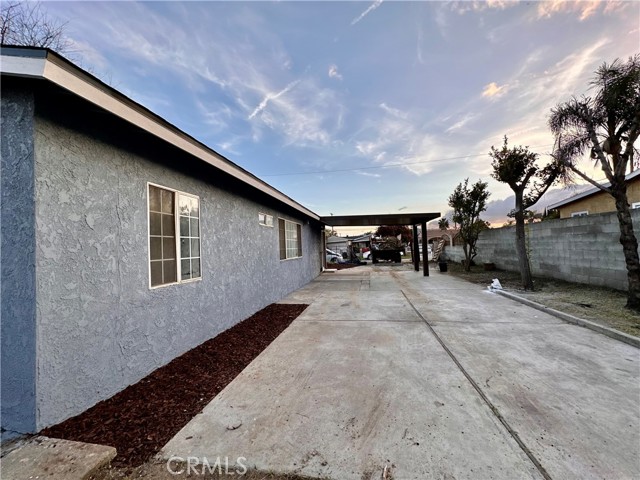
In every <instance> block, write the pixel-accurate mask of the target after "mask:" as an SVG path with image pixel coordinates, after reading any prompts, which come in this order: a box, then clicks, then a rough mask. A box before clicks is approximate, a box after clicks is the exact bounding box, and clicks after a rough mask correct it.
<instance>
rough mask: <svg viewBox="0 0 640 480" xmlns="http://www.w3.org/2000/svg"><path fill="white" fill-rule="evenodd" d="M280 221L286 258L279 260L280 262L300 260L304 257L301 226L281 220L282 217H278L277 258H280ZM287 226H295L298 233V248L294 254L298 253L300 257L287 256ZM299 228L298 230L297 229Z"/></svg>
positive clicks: (284, 219)
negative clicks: (282, 226)
mask: <svg viewBox="0 0 640 480" xmlns="http://www.w3.org/2000/svg"><path fill="white" fill-rule="evenodd" d="M280 220H282V221H283V222H284V232H285V239H284V240H285V257H286V258H280V261H281V262H286V261H287V260H295V259H296V258H302V257H303V256H304V252H303V251H302V224H301V223H298V222H294V221H291V220H287V219H286V218H282V217H278V256H280V225H279V223H280ZM287 224H291V225H295V226H296V230H298V231H299V232H300V235H299V237H298V246H297V249H296V253H297V252H300V255H296V256H294V257H289V256H287V233H286V232H287ZM298 227H299V228H298Z"/></svg>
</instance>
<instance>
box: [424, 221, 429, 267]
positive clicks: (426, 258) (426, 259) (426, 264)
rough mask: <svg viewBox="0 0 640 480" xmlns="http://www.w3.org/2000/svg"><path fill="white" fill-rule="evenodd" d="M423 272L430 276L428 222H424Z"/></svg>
mask: <svg viewBox="0 0 640 480" xmlns="http://www.w3.org/2000/svg"><path fill="white" fill-rule="evenodd" d="M422 262H423V263H422V271H423V272H424V273H423V275H424V276H425V277H428V276H429V244H428V243H427V222H422Z"/></svg>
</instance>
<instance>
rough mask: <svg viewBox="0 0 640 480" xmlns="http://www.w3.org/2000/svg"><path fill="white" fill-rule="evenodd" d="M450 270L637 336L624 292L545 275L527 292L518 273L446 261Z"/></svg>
mask: <svg viewBox="0 0 640 480" xmlns="http://www.w3.org/2000/svg"><path fill="white" fill-rule="evenodd" d="M436 268H437V266H436ZM449 271H450V272H451V274H452V275H455V276H456V277H460V278H463V279H465V280H467V281H470V282H473V283H477V284H480V285H487V286H488V285H490V284H491V281H492V279H494V278H497V279H498V280H500V283H501V284H502V286H503V288H505V289H506V290H510V291H512V292H514V293H516V294H517V295H520V296H522V297H526V298H528V299H530V300H532V301H534V302H538V303H541V304H542V305H545V306H547V307H550V308H554V309H556V310H560V311H562V312H565V313H568V314H570V315H574V316H576V317H580V318H584V319H586V320H591V321H593V322H596V323H599V324H601V325H604V326H607V327H611V328H615V329H616V330H620V331H622V332H624V333H628V334H629V335H634V336H636V337H638V336H640V314H637V313H635V312H633V311H631V310H629V309H627V308H625V304H626V302H627V297H626V293H625V292H621V291H619V290H613V289H610V288H604V287H592V286H589V285H582V284H577V283H569V282H564V281H562V280H555V279H548V278H535V279H534V287H535V291H533V292H528V291H524V290H523V289H522V286H521V284H520V274H519V273H515V272H507V271H502V270H494V271H485V270H484V268H483V267H482V266H474V267H471V272H465V271H464V270H463V268H462V265H460V264H455V263H450V264H449Z"/></svg>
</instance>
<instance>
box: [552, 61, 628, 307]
mask: <svg viewBox="0 0 640 480" xmlns="http://www.w3.org/2000/svg"><path fill="white" fill-rule="evenodd" d="M591 86H592V88H594V89H595V94H594V95H593V96H592V97H587V96H582V97H580V98H576V97H574V98H572V99H571V100H569V101H568V102H565V103H562V104H559V105H557V106H556V107H555V108H554V109H552V111H551V118H550V119H549V126H550V128H551V131H552V132H553V134H554V135H555V137H556V147H555V151H554V154H553V155H554V157H555V158H556V159H557V160H559V161H560V162H561V163H562V164H563V165H564V166H566V167H567V169H568V171H569V172H570V173H573V174H575V175H577V176H579V177H580V178H582V179H584V180H586V181H587V182H589V183H591V184H592V185H594V186H596V187H597V188H599V189H600V190H602V191H604V192H607V193H608V194H610V195H611V196H612V197H613V198H614V201H615V205H616V212H617V216H618V223H619V225H620V243H621V244H622V249H623V252H624V257H625V262H626V266H627V275H628V279H629V291H628V297H627V307H628V308H631V309H634V310H637V311H640V261H639V258H638V241H637V239H636V236H635V233H634V230H633V224H632V221H631V213H630V208H629V202H628V199H627V184H626V183H625V173H626V171H627V167H629V171H632V170H633V169H634V166H635V163H634V157H635V156H636V155H637V153H638V152H637V149H636V148H635V142H636V140H637V139H638V136H639V135H640V55H635V56H633V57H630V58H629V60H628V61H627V62H622V61H620V60H615V61H614V62H613V63H611V64H609V65H607V64H606V63H605V64H603V65H602V66H601V67H600V68H599V69H598V70H597V71H596V74H595V77H594V79H593V81H592V82H591ZM587 152H588V153H589V154H590V157H591V159H592V160H594V161H595V162H596V164H599V165H600V167H601V168H602V171H603V172H604V174H605V177H606V178H607V180H608V184H601V183H598V182H596V181H595V180H593V179H592V178H591V177H589V176H588V175H586V174H585V173H584V171H583V170H581V169H580V167H579V166H578V162H579V161H580V160H581V159H582V158H583V157H584V155H585V154H586V153H587Z"/></svg>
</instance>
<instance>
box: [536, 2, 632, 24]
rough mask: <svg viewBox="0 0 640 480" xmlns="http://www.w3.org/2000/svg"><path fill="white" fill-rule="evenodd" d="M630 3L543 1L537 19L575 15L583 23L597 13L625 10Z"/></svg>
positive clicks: (539, 6)
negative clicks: (564, 14) (566, 14)
mask: <svg viewBox="0 0 640 480" xmlns="http://www.w3.org/2000/svg"><path fill="white" fill-rule="evenodd" d="M629 3H632V2H624V1H619V0H582V1H567V0H545V1H541V2H539V3H538V9H537V13H538V17H539V18H549V17H551V16H552V15H555V14H558V13H571V14H576V15H577V16H578V19H579V20H580V21H584V20H586V19H588V18H590V17H592V16H593V15H595V14H596V13H597V12H598V11H600V10H602V12H603V13H605V14H607V13H613V12H619V11H622V10H624V9H626V8H627V6H628V4H629Z"/></svg>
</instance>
